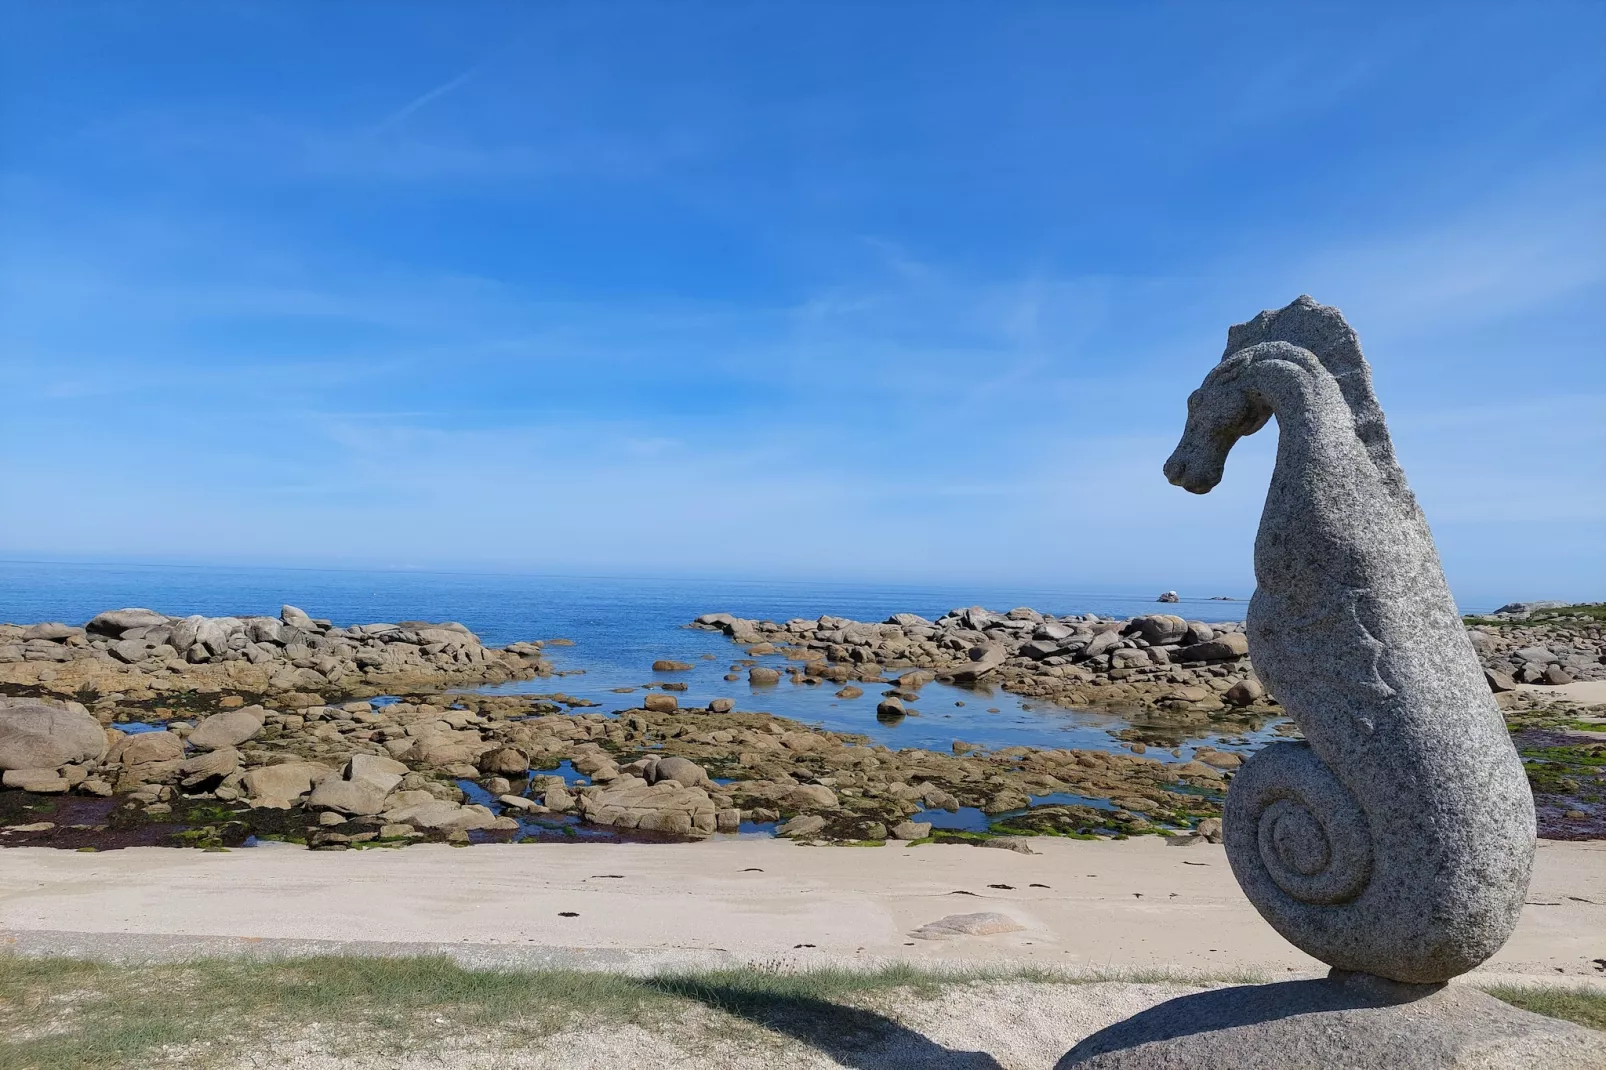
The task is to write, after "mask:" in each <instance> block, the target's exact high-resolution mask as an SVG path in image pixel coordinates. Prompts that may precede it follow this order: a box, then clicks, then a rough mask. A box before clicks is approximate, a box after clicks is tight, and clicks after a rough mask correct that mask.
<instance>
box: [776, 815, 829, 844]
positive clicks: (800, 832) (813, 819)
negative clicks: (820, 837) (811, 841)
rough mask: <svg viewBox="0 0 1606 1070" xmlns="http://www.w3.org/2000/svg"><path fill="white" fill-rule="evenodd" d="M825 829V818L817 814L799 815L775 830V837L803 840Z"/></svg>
mask: <svg viewBox="0 0 1606 1070" xmlns="http://www.w3.org/2000/svg"><path fill="white" fill-rule="evenodd" d="M823 828H825V818H823V817H820V816H819V815H818V814H800V815H799V816H797V817H794V818H792V820H790V821H787V822H785V823H784V824H782V825H781V826H779V827H778V828H777V829H776V830H775V835H777V836H783V837H786V838H788V839H804V838H807V837H809V836H813V835H814V834H815V833H817V832H819V831H820V830H821V829H823Z"/></svg>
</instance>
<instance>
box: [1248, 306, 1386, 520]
mask: <svg viewBox="0 0 1606 1070" xmlns="http://www.w3.org/2000/svg"><path fill="white" fill-rule="evenodd" d="M1262 342H1288V343H1290V344H1291V345H1296V346H1299V347H1300V348H1301V349H1307V350H1309V351H1310V352H1311V353H1313V354H1314V355H1315V356H1316V359H1317V360H1319V361H1320V362H1321V365H1322V367H1323V368H1325V369H1326V370H1327V373H1328V374H1329V375H1331V376H1332V377H1333V379H1334V381H1336V382H1337V383H1338V389H1339V392H1340V393H1341V394H1342V395H1343V398H1344V402H1345V404H1346V405H1348V406H1349V410H1350V414H1351V417H1352V418H1353V420H1354V425H1355V436H1356V438H1358V439H1360V442H1361V445H1362V446H1364V447H1365V448H1366V451H1367V454H1368V455H1369V456H1370V457H1371V459H1372V464H1373V466H1374V467H1375V468H1376V470H1377V474H1378V476H1379V478H1380V479H1381V480H1382V481H1383V484H1384V486H1386V487H1387V488H1388V490H1389V492H1390V493H1391V494H1392V495H1393V496H1394V497H1395V498H1397V499H1400V500H1401V501H1402V502H1403V503H1405V504H1407V505H1412V506H1414V504H1415V498H1414V496H1413V495H1412V494H1411V492H1410V489H1409V488H1408V487H1407V486H1406V483H1405V473H1404V472H1403V471H1401V469H1400V464H1399V461H1397V460H1396V459H1395V457H1394V443H1393V442H1392V440H1390V438H1389V432H1388V425H1387V424H1386V423H1385V422H1384V420H1383V409H1382V407H1381V406H1380V405H1378V403H1377V394H1376V393H1375V392H1374V391H1373V390H1372V369H1371V367H1370V366H1369V365H1368V364H1367V363H1366V358H1365V357H1364V356H1362V355H1361V343H1360V339H1358V338H1357V337H1356V336H1355V331H1354V330H1353V329H1352V328H1351V327H1350V325H1349V324H1348V323H1346V322H1345V321H1344V316H1343V314H1342V313H1340V312H1339V310H1338V309H1336V308H1333V307H1331V306H1330V305H1321V304H1317V303H1316V301H1315V299H1314V298H1312V297H1310V296H1309V295H1308V294H1307V295H1301V296H1300V297H1298V298H1296V299H1295V300H1294V301H1293V302H1292V303H1291V304H1289V305H1287V306H1286V307H1284V308H1279V309H1268V310H1267V311H1265V312H1262V313H1261V314H1260V315H1258V316H1256V317H1255V318H1254V319H1252V320H1250V321H1249V322H1248V323H1240V324H1237V325H1236V326H1233V327H1230V328H1228V330H1227V348H1226V351H1225V352H1224V353H1223V354H1222V356H1221V359H1222V360H1226V359H1228V358H1229V357H1231V356H1232V355H1233V354H1234V353H1237V352H1239V351H1240V350H1243V349H1247V348H1248V347H1250V346H1253V345H1258V344H1260V343H1262Z"/></svg>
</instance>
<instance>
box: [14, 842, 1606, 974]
mask: <svg viewBox="0 0 1606 1070" xmlns="http://www.w3.org/2000/svg"><path fill="white" fill-rule="evenodd" d="M1033 847H1034V849H1035V850H1037V851H1039V852H1040V853H1038V854H1035V855H1022V854H1017V853H1014V852H1012V851H1006V850H988V849H983V848H976V847H970V846H957V845H940V844H928V845H922V846H918V847H904V846H888V847H882V848H853V847H806V846H799V845H796V844H792V843H787V842H782V841H774V840H759V839H744V840H719V841H714V842H708V843H703V844H677V845H663V846H656V845H636V844H617V845H610V844H586V845H518V846H495V845H482V846H476V847H473V848H467V849H458V848H452V847H446V846H433V845H423V846H416V847H412V848H409V849H407V850H404V851H387V850H370V851H362V852H356V851H346V852H317V851H307V850H303V849H299V848H294V847H268V848H254V849H244V850H235V851H230V852H223V853H207V852H200V851H174V850H166V849H160V848H135V849H129V850H123V851H111V852H101V853H76V852H62V851H52V850H48V849H41V848H16V849H9V850H5V851H3V852H0V941H3V945H0V946H6V947H9V948H11V949H12V950H15V951H20V952H24V953H67V954H78V955H87V956H92V957H114V958H115V957H120V956H126V957H130V958H135V959H141V958H171V957H183V956H186V955H194V954H199V953H218V952H225V953H236V952H243V953H295V952H309V951H311V952H317V951H336V952H338V951H350V952H362V953H387V952H393V953H408V952H419V951H431V950H440V949H442V948H446V949H448V950H450V951H451V952H452V953H453V954H454V955H456V956H457V957H458V958H460V959H461V960H463V961H465V962H472V963H479V964H490V963H497V962H509V963H514V962H526V963H543V964H562V965H573V966H584V967H587V968H597V969H611V970H626V971H632V972H639V971H650V970H655V969H662V968H666V967H675V966H709V965H722V964H730V963H735V962H758V963H775V962H781V963H788V964H797V965H808V964H823V963H826V962H835V963H841V962H847V961H854V960H858V961H864V962H882V961H886V960H908V961H914V962H919V963H923V964H928V965H938V964H942V963H964V964H982V963H995V964H1006V963H1008V964H1035V965H1042V966H1055V967H1065V968H1071V969H1101V968H1109V967H1115V968H1121V969H1149V968H1170V969H1175V970H1178V971H1185V972H1189V973H1199V974H1209V975H1217V976H1220V975H1225V974H1231V973H1237V972H1241V971H1245V970H1251V971H1262V972H1264V973H1266V974H1268V975H1294V974H1306V973H1316V972H1320V971H1321V970H1322V969H1323V967H1322V966H1321V964H1320V963H1318V962H1316V960H1314V959H1312V958H1310V957H1308V956H1306V955H1304V954H1302V953H1301V952H1299V951H1298V950H1296V949H1295V948H1294V947H1292V946H1291V945H1289V944H1288V943H1286V942H1285V941H1284V940H1283V939H1282V938H1281V937H1279V936H1278V935H1277V934H1276V933H1275V932H1274V931H1273V930H1272V929H1271V928H1270V927H1269V926H1268V925H1267V924H1266V923H1265V922H1264V921H1263V920H1261V918H1260V917H1259V916H1258V915H1257V914H1256V913H1255V911H1254V909H1253V908H1252V907H1251V906H1250V905H1249V903H1248V902H1247V901H1246V900H1245V899H1244V897H1243V895H1242V893H1240V892H1239V890H1238V888H1237V885H1236V884H1235V883H1234V881H1233V879H1232V874H1231V871H1230V869H1229V868H1228V866H1227V860H1226V856H1225V853H1224V851H1223V849H1222V848H1221V847H1219V846H1215V845H1209V844H1203V843H1199V844H1194V845H1192V846H1187V847H1174V846H1168V845H1167V844H1165V843H1164V842H1162V841H1160V840H1158V839H1155V838H1147V837H1146V838H1141V839H1135V840H1132V841H1128V842H1108V843H1098V842H1084V841H1071V840H1056V839H1053V838H1048V837H1043V838H1039V839H1037V840H1036V841H1034V843H1033ZM978 911H996V912H998V913H1002V914H1005V915H1008V916H1009V917H1010V918H1013V919H1015V920H1016V921H1018V922H1019V923H1020V924H1022V925H1023V926H1025V928H1024V929H1022V930H1020V931H1017V932H1011V933H1002V934H997V935H991V936H962V937H958V938H955V939H951V940H944V941H933V940H925V939H916V938H915V937H913V936H912V935H911V933H913V931H914V930H915V929H917V928H919V927H920V926H922V925H925V924H927V923H929V922H933V921H936V920H938V919H940V918H943V917H945V916H948V915H952V914H965V913H973V912H978ZM570 914H572V915H574V916H566V915H570ZM1602 958H1606V844H1600V843H1593V842H1591V843H1555V842H1541V843H1540V845H1539V850H1538V855H1537V858H1536V863H1535V868H1534V878H1533V884H1532V887H1531V889H1530V892H1529V895H1528V906H1527V907H1526V909H1525V910H1524V912H1523V915H1522V921H1521V923H1520V924H1519V926H1518V928H1517V931H1516V933H1515V934H1514V935H1513V936H1512V938H1511V940H1510V942H1509V943H1507V944H1506V946H1505V947H1504V948H1503V949H1502V950H1501V951H1500V953H1499V954H1498V955H1496V956H1495V957H1494V958H1493V959H1492V960H1491V961H1490V962H1489V963H1487V964H1486V965H1485V966H1484V967H1483V968H1482V972H1485V973H1491V974H1521V975H1525V976H1528V977H1533V978H1538V977H1552V978H1566V979H1567V980H1568V981H1569V982H1574V981H1577V980H1578V979H1580V978H1600V979H1602V982H1603V983H1606V974H1603V973H1602V970H1601V959H1602Z"/></svg>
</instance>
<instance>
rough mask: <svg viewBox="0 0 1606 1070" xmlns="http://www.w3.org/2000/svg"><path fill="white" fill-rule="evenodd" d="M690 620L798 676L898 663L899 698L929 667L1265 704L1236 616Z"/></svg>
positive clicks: (884, 669) (1080, 701) (1066, 696)
mask: <svg viewBox="0 0 1606 1070" xmlns="http://www.w3.org/2000/svg"><path fill="white" fill-rule="evenodd" d="M695 625H696V626H698V627H703V628H714V629H718V630H720V631H722V632H724V633H725V634H726V635H728V636H729V637H730V638H731V639H732V640H734V641H735V642H738V643H741V644H744V645H745V646H746V648H747V652H748V653H749V654H751V655H755V656H756V655H762V654H772V653H779V654H783V655H784V656H785V657H787V658H788V659H791V660H793V661H796V662H797V663H798V664H797V666H795V667H794V668H793V669H792V670H791V675H792V676H793V678H794V679H795V680H798V681H799V682H804V683H808V682H818V681H821V680H832V681H837V682H847V681H850V680H859V681H861V682H862V681H872V682H874V681H881V680H883V678H884V674H886V673H888V672H889V671H895V670H908V671H904V672H902V673H901V674H899V675H897V677H896V682H897V684H898V691H897V692H895V693H893V694H891V695H889V696H888V697H889V699H896V700H897V701H898V702H900V703H901V702H905V701H908V700H909V698H908V696H906V695H904V694H903V692H914V691H917V690H918V688H919V687H920V686H921V684H922V683H924V682H926V681H929V680H932V679H939V680H944V681H947V682H951V683H954V684H958V685H961V686H975V685H978V684H983V683H986V684H994V685H996V686H999V687H1002V688H1004V689H1006V690H1008V691H1012V692H1015V693H1017V694H1023V695H1031V696H1036V697H1041V698H1045V699H1048V700H1051V701H1054V702H1056V703H1059V704H1062V705H1068V706H1100V705H1103V706H1119V707H1122V708H1127V709H1133V708H1138V709H1146V710H1149V711H1153V712H1154V713H1157V714H1162V715H1167V716H1169V717H1171V718H1173V719H1176V720H1180V721H1188V720H1203V719H1207V718H1209V717H1210V716H1211V715H1212V714H1216V713H1219V712H1221V711H1224V710H1262V711H1264V710H1268V709H1270V708H1271V707H1272V706H1274V705H1275V703H1274V702H1273V701H1272V700H1271V699H1270V698H1269V697H1268V696H1267V695H1266V693H1265V689H1264V688H1263V687H1262V686H1261V684H1260V682H1259V680H1257V679H1256V678H1255V675H1254V671H1253V667H1252V666H1251V665H1250V663H1249V642H1248V637H1247V636H1246V635H1245V634H1244V631H1243V625H1242V624H1241V623H1227V624H1206V623H1204V622H1203V621H1197V620H1184V619H1183V618H1182V617H1178V616H1174V615H1172V614H1165V613H1151V614H1147V615H1144V616H1140V617H1134V618H1132V619H1130V620H1113V619H1105V618H1101V617H1098V616H1097V615H1095V614H1091V613H1088V614H1082V615H1072V616H1063V617H1056V616H1053V615H1052V614H1044V613H1039V612H1037V611H1036V610H1033V609H1026V608H1017V609H1011V610H1009V611H1008V612H1007V613H994V612H990V611H988V610H986V609H983V608H982V607H980V606H971V607H969V608H967V609H956V610H952V611H950V612H948V613H946V614H944V615H943V616H941V617H939V618H938V619H937V620H934V621H933V620H927V619H926V618H924V617H921V616H917V615H916V614H913V613H896V614H894V615H892V616H891V617H889V618H887V619H886V620H885V621H883V622H881V623H865V622H862V621H854V620H848V619H846V618H842V617H832V616H822V617H820V618H819V619H817V620H801V619H800V620H789V621H786V622H784V623H779V622H776V621H768V620H745V619H742V618H739V617H734V616H731V615H730V614H728V613H708V614H704V615H703V616H701V617H699V618H697V620H696V622H695ZM772 677H773V679H772ZM749 678H750V679H751V681H752V682H754V683H759V684H763V683H771V682H775V681H776V680H778V679H779V673H778V672H777V670H774V669H771V668H769V667H768V666H754V667H752V668H750V669H749ZM859 690H860V689H859V688H857V687H853V688H852V689H851V690H850V692H849V694H848V695H847V696H844V697H852V691H859ZM896 711H897V707H896V706H889V707H888V712H890V713H896Z"/></svg>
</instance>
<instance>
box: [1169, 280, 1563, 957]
mask: <svg viewBox="0 0 1606 1070" xmlns="http://www.w3.org/2000/svg"><path fill="white" fill-rule="evenodd" d="M1272 416H1276V417H1277V427H1278V442H1277V461H1276V468H1275V470H1274V471H1273V473H1272V477H1271V489H1270V490H1269V492H1268V493H1267V495H1266V505H1265V510H1264V512H1263V513H1262V515H1261V520H1260V531H1259V534H1258V535H1257V536H1256V537H1255V579H1256V583H1257V588H1256V591H1255V596H1254V598H1253V600H1252V601H1251V602H1250V604H1249V618H1248V632H1249V654H1250V657H1251V659H1252V660H1253V663H1254V666H1255V670H1256V672H1257V673H1258V674H1259V675H1260V678H1261V680H1262V682H1263V683H1265V685H1266V686H1267V688H1268V689H1269V690H1270V692H1271V694H1272V695H1273V696H1274V697H1276V698H1277V699H1278V701H1279V702H1281V703H1282V705H1283V707H1284V708H1285V709H1286V710H1287V711H1288V713H1289V715H1290V716H1291V717H1293V719H1294V720H1295V722H1297V723H1298V725H1299V727H1300V730H1301V731H1302V733H1303V734H1304V737H1305V742H1297V743H1295V742H1289V743H1274V744H1271V745H1270V746H1268V747H1266V748H1265V749H1263V750H1262V751H1260V752H1259V753H1258V754H1256V755H1255V756H1254V757H1253V758H1251V759H1250V760H1249V761H1248V762H1246V763H1245V764H1244V765H1243V767H1242V768H1241V769H1240V771H1239V773H1238V775H1237V777H1236V778H1235V779H1234V781H1233V783H1232V786H1231V789H1230V790H1229V791H1228V793H1227V802H1226V810H1225V815H1224V836H1225V841H1226V847H1227V857H1228V860H1229V862H1230V863H1231V865H1232V869H1233V874H1234V875H1235V876H1236V877H1237V879H1238V883H1239V884H1240V885H1241V886H1242V887H1243V890H1244V892H1245V894H1246V895H1247V896H1248V897H1249V900H1250V901H1251V902H1252V903H1254V905H1255V908H1256V909H1257V910H1259V911H1260V913H1261V915H1262V916H1263V917H1264V918H1265V919H1266V920H1267V921H1268V922H1270V923H1271V925H1272V926H1273V927H1274V928H1275V929H1276V930H1277V931H1278V932H1279V933H1281V934H1282V935H1283V936H1284V937H1285V938H1287V939H1288V940H1289V941H1290V942H1291V943H1293V944H1295V945H1296V946H1298V947H1299V948H1301V949H1302V950H1304V951H1306V952H1307V953H1309V954H1311V955H1313V956H1315V957H1316V958H1318V959H1321V960H1322V961H1324V962H1327V963H1329V964H1330V965H1332V966H1335V967H1338V968H1339V969H1344V970H1358V971H1363V972H1366V973H1371V974H1377V975H1379V976H1382V977H1388V978H1392V979H1393V980H1396V981H1407V982H1419V983H1429V982H1439V981H1444V980H1447V979H1449V978H1451V977H1453V976H1455V975H1456V974H1459V973H1463V972H1465V971H1467V970H1470V969H1471V968H1472V967H1474V966H1476V965H1478V964H1479V963H1480V962H1482V961H1484V960H1485V959H1487V958H1488V957H1489V956H1490V955H1492V954H1494V953H1495V952H1496V951H1497V950H1499V948H1500V946H1501V945H1502V944H1504V943H1505V941H1506V938H1507V937H1508V936H1509V935H1510V934H1511V930H1512V927H1513V926H1514V925H1515V924H1516V921H1517V914H1518V912H1519V911H1520V910H1521V908H1522V903H1523V898H1524V896H1525V894H1526V892H1527V888H1528V877H1529V871H1530V869H1531V867H1532V863H1533V851H1534V840H1535V826H1534V808H1533V796H1532V794H1531V793H1530V791H1529V788H1528V783H1527V778H1526V777H1525V775H1524V772H1523V768H1522V764H1521V762H1520V761H1519V759H1518V758H1517V754H1516V751H1515V749H1514V748H1513V746H1512V743H1511V739H1510V736H1509V735H1508V734H1507V732H1506V728H1505V723H1504V721H1503V719H1502V718H1501V715H1500V711H1499V709H1498V707H1497V706H1496V705H1495V703H1494V699H1493V696H1492V695H1491V694H1490V692H1489V687H1488V685H1487V684H1486V683H1485V681H1484V678H1483V672H1482V669H1481V667H1480V665H1479V663H1478V660H1477V657H1476V655H1475V654H1474V653H1473V650H1472V646H1471V643H1470V642H1469V640H1468V639H1467V636H1466V632H1465V629H1464V628H1463V627H1462V625H1461V620H1460V617H1459V614H1458V611H1457V609H1456V605H1455V602H1454V600H1453V599H1452V598H1451V597H1450V590H1449V586H1448V584H1447V583H1446V582H1445V579H1444V571H1443V568H1442V566H1441V565H1440V563H1439V555H1438V551H1437V550H1436V548H1435V547H1434V544H1433V536H1432V534H1431V533H1430V532H1429V531H1428V525H1427V521H1426V519H1425V518H1424V517H1423V515H1422V510H1421V508H1420V507H1419V506H1418V505H1417V502H1416V498H1415V496H1414V495H1413V494H1412V493H1411V490H1410V488H1409V487H1408V486H1406V482H1405V473H1404V472H1403V471H1401V469H1400V466H1399V463H1398V462H1397V461H1396V460H1395V458H1394V448H1393V444H1392V443H1391V441H1390V439H1389V434H1388V429H1387V427H1386V426H1385V425H1384V422H1383V412H1382V410H1381V409H1380V408H1379V407H1378V403H1377V398H1376V396H1375V395H1374V394H1373V392H1372V377H1371V369H1370V367H1369V366H1368V365H1367V363H1366V360H1365V358H1363V357H1362V356H1361V350H1360V344H1359V342H1358V341H1357V339H1356V336H1355V332H1354V331H1353V330H1351V329H1350V326H1349V324H1347V323H1345V322H1344V317H1343V316H1342V315H1340V314H1339V312H1338V310H1337V309H1334V308H1328V307H1325V306H1323V305H1318V304H1317V303H1316V302H1315V301H1313V300H1312V299H1311V298H1309V297H1301V298H1299V299H1298V300H1297V301H1295V302H1294V303H1293V304H1291V305H1289V306H1288V307H1286V308H1283V309H1279V310H1277V311H1268V312H1262V313H1261V314H1260V315H1258V316H1256V317H1255V318H1254V319H1253V320H1250V321H1249V322H1248V323H1242V324H1239V325H1237V326H1235V327H1233V328H1232V329H1231V330H1229V331H1228V332H1227V351H1226V354H1225V355H1224V356H1223V357H1222V359H1221V363H1219V364H1217V365H1216V367H1215V368H1213V369H1212V370H1211V372H1210V374H1209V375H1207V376H1206V377H1205V380H1204V383H1203V385H1201V386H1200V387H1199V389H1198V390H1196V391H1194V392H1193V394H1192V396H1191V397H1189V398H1188V422H1187V427H1186V429H1185V430H1184V431H1183V435H1182V440H1181V442H1180V443H1179V444H1178V446H1177V449H1176V452H1175V453H1173V454H1172V455H1171V458H1170V459H1169V460H1168V461H1167V462H1166V465H1165V474H1166V477H1167V478H1168V479H1169V480H1170V481H1171V482H1172V483H1174V484H1176V485H1178V486H1181V487H1183V488H1185V489H1187V490H1189V491H1192V492H1194V493H1195V494H1204V493H1207V492H1208V491H1209V490H1210V489H1211V488H1212V487H1214V486H1215V485H1216V484H1217V483H1218V482H1220V480H1221V477H1222V471H1223V468H1224V466H1225V463H1226V458H1227V453H1228V451H1229V450H1231V449H1232V446H1233V444H1234V443H1235V442H1236V441H1237V440H1238V439H1239V438H1240V437H1242V436H1243V435H1249V434H1253V433H1254V432H1256V431H1258V430H1259V429H1260V428H1261V427H1263V426H1264V425H1265V423H1266V421H1267V420H1268V419H1270V418H1271V417H1272Z"/></svg>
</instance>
